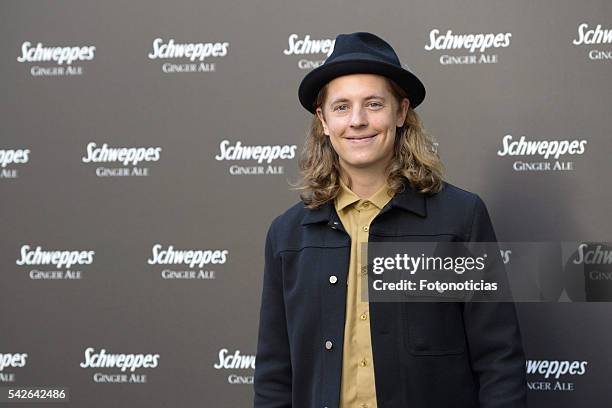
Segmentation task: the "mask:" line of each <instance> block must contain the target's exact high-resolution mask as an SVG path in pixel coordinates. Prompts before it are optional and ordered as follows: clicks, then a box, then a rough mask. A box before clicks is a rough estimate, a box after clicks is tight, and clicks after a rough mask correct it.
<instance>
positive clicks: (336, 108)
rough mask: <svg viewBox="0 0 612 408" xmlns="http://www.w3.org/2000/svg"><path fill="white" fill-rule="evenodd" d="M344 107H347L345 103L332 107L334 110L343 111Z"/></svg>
mask: <svg viewBox="0 0 612 408" xmlns="http://www.w3.org/2000/svg"><path fill="white" fill-rule="evenodd" d="M346 108H348V106H347V105H338V106H336V107H335V108H334V110H335V111H344V110H346Z"/></svg>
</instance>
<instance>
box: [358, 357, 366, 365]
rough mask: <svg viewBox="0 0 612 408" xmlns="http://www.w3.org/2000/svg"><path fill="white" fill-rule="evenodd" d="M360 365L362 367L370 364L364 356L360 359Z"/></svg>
mask: <svg viewBox="0 0 612 408" xmlns="http://www.w3.org/2000/svg"><path fill="white" fill-rule="evenodd" d="M359 365H360V366H361V367H365V366H367V365H368V360H366V359H365V358H362V359H361V360H360V361H359Z"/></svg>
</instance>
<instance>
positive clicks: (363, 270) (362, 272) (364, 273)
mask: <svg viewBox="0 0 612 408" xmlns="http://www.w3.org/2000/svg"><path fill="white" fill-rule="evenodd" d="M361 274H362V275H367V274H368V267H367V266H362V267H361Z"/></svg>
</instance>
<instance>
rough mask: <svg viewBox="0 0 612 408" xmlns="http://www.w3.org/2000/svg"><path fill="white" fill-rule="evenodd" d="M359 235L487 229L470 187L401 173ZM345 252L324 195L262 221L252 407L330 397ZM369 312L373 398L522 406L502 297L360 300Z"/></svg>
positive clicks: (483, 238) (413, 407) (440, 406)
mask: <svg viewBox="0 0 612 408" xmlns="http://www.w3.org/2000/svg"><path fill="white" fill-rule="evenodd" d="M369 241H370V242H387V241H400V242H401V241H463V242H465V241H479V242H495V241H497V240H496V237H495V232H494V230H493V226H492V224H491V220H490V218H489V214H488V212H487V209H486V207H485V204H484V203H483V201H482V200H481V199H480V197H479V196H477V195H476V194H473V193H470V192H467V191H465V190H462V189H460V188H457V187H455V186H453V185H452V184H449V183H445V187H444V189H443V190H442V191H440V192H439V193H437V194H434V195H428V196H427V195H423V194H420V193H418V192H417V191H416V190H414V189H413V188H411V187H410V186H409V185H408V184H407V188H406V189H405V190H404V191H403V192H402V193H398V194H396V195H395V196H394V197H393V198H392V200H391V201H390V202H389V203H388V204H387V205H386V206H385V207H384V208H383V209H382V210H381V211H380V213H379V214H378V215H377V216H376V218H375V219H374V220H373V221H372V223H371V224H370V231H369ZM349 255H350V237H349V235H348V233H347V232H346V231H345V229H344V228H343V226H342V223H341V222H340V219H339V217H338V214H337V213H336V211H335V208H334V205H333V202H328V203H326V204H324V205H322V206H320V207H319V208H317V209H315V210H310V209H308V208H306V207H305V206H304V205H303V203H301V202H300V203H298V204H296V205H294V206H293V207H291V208H290V209H288V210H287V211H286V212H285V213H283V214H282V215H280V216H279V217H277V218H276V219H274V221H273V222H272V224H271V226H270V228H269V230H268V234H267V238H266V245H265V268H264V276H263V290H262V299H261V309H260V323H259V335H258V344H257V357H256V368H255V376H254V391H255V395H254V406H255V408H281V407H293V408H301V407H308V408H311V407H320V408H324V407H328V408H332V407H334V408H336V407H338V404H339V399H340V376H341V371H342V346H343V335H344V323H345V304H346V288H347V286H346V282H347V278H348V277H347V273H348V267H349ZM332 275H334V276H336V277H337V280H336V279H331V280H330V279H329V278H330V276H332ZM332 282H334V283H332ZM370 316H371V320H370V328H371V338H372V352H373V358H374V373H375V381H376V398H377V402H378V407H379V408H425V407H427V408H430V407H431V408H449V407H452V408H476V407H478V408H510V407H512V408H524V407H525V405H526V392H527V389H526V373H525V357H524V354H523V348H522V343H521V336H520V331H519V325H518V321H517V316H516V310H515V306H514V304H513V303H503V302H496V303H482V302H437V303H412V302H402V303H398V302H392V303H390V302H371V303H370ZM328 341H331V345H332V347H331V348H329V345H330V343H327V346H328V347H326V342H328Z"/></svg>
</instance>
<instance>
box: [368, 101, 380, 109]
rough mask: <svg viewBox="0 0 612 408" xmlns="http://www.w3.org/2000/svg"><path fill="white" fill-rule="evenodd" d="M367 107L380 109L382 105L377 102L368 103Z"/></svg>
mask: <svg viewBox="0 0 612 408" xmlns="http://www.w3.org/2000/svg"><path fill="white" fill-rule="evenodd" d="M369 105H370V106H373V107H375V108H381V107H382V106H383V105H382V103H379V102H370V104H369Z"/></svg>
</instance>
